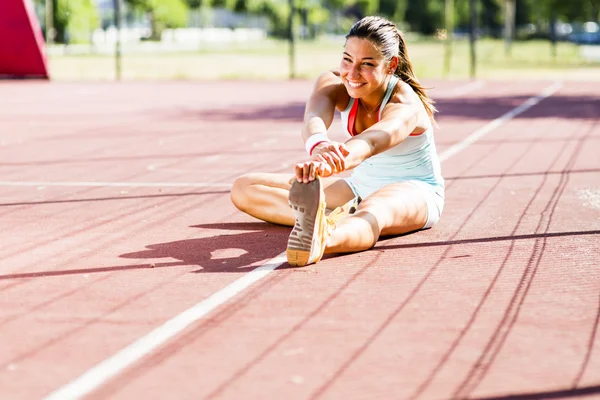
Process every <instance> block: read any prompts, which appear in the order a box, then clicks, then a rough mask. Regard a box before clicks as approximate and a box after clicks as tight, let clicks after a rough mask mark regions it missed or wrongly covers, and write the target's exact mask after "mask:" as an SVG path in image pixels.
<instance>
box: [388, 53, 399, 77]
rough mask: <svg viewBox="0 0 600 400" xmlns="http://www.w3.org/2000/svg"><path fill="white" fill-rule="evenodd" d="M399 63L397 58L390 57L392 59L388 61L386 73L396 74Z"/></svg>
mask: <svg viewBox="0 0 600 400" xmlns="http://www.w3.org/2000/svg"><path fill="white" fill-rule="evenodd" d="M399 61H400V59H399V58H398V56H393V57H392V59H391V60H390V64H389V70H388V73H390V74H393V73H394V72H396V69H397V68H398V62H399Z"/></svg>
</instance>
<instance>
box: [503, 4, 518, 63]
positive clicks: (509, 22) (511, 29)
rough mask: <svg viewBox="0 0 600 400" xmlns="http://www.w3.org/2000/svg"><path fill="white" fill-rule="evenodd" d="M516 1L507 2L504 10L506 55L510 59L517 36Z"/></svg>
mask: <svg viewBox="0 0 600 400" xmlns="http://www.w3.org/2000/svg"><path fill="white" fill-rule="evenodd" d="M516 2H517V1H516V0H505V1H504V5H505V10H504V54H505V55H506V56H507V57H510V49H511V46H512V41H513V38H514V36H515V8H516Z"/></svg>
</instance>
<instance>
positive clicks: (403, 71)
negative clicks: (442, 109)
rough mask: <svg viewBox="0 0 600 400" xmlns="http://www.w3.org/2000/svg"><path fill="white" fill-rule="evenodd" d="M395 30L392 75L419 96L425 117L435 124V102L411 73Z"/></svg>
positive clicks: (398, 33) (399, 36)
mask: <svg viewBox="0 0 600 400" xmlns="http://www.w3.org/2000/svg"><path fill="white" fill-rule="evenodd" d="M395 30H396V35H397V36H398V66H397V67H396V71H395V72H394V74H396V75H397V76H398V77H399V78H400V79H401V80H402V81H403V82H406V83H407V84H409V85H410V87H411V88H412V89H413V90H414V92H415V93H416V94H417V96H419V99H421V102H422V103H423V106H424V107H425V111H427V115H429V119H431V122H435V117H434V114H435V113H436V112H437V108H436V107H435V105H434V103H435V102H434V101H433V100H432V99H431V98H430V97H429V96H428V95H427V93H426V92H425V88H424V87H423V86H422V85H421V83H420V82H419V80H418V79H417V77H416V75H415V73H414V72H413V67H412V63H411V62H410V59H409V58H408V53H407V51H406V44H405V42H404V38H403V36H402V33H401V32H400V31H399V30H398V28H395Z"/></svg>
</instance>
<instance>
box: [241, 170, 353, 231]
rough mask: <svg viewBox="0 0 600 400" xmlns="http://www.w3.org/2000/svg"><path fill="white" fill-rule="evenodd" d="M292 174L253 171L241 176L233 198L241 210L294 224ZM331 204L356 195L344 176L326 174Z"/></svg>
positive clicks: (326, 195) (328, 200)
mask: <svg viewBox="0 0 600 400" xmlns="http://www.w3.org/2000/svg"><path fill="white" fill-rule="evenodd" d="M291 179H292V175H288V174H274V173H252V174H247V175H243V176H241V177H239V178H238V179H236V180H235V182H234V183H233V187H232V188H231V201H232V202H233V204H234V205H235V206H236V207H237V208H238V209H239V210H240V211H243V212H245V213H247V214H249V215H251V216H253V217H255V218H258V219H261V220H263V221H267V222H271V223H274V224H280V225H288V226H293V225H294V222H295V219H294V214H293V213H292V211H291V210H290V206H289V203H288V197H289V192H290V187H291V183H290V182H291ZM323 185H324V187H325V200H326V202H327V207H328V208H335V207H339V206H341V205H342V204H345V203H346V202H348V201H349V200H350V199H352V198H353V197H354V194H353V193H352V190H351V189H350V187H349V186H348V184H346V182H345V181H343V180H342V179H341V178H335V177H329V178H323Z"/></svg>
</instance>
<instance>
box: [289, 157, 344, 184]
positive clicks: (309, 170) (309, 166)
mask: <svg viewBox="0 0 600 400" xmlns="http://www.w3.org/2000/svg"><path fill="white" fill-rule="evenodd" d="M295 168H296V171H295V174H296V177H295V179H296V180H297V181H298V182H304V183H308V182H311V181H314V180H315V179H316V176H317V175H319V176H320V177H323V178H326V177H328V176H331V175H333V174H334V171H333V168H331V166H330V165H329V164H327V163H326V162H322V161H315V160H310V161H305V162H302V163H298V164H296V167H295Z"/></svg>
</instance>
